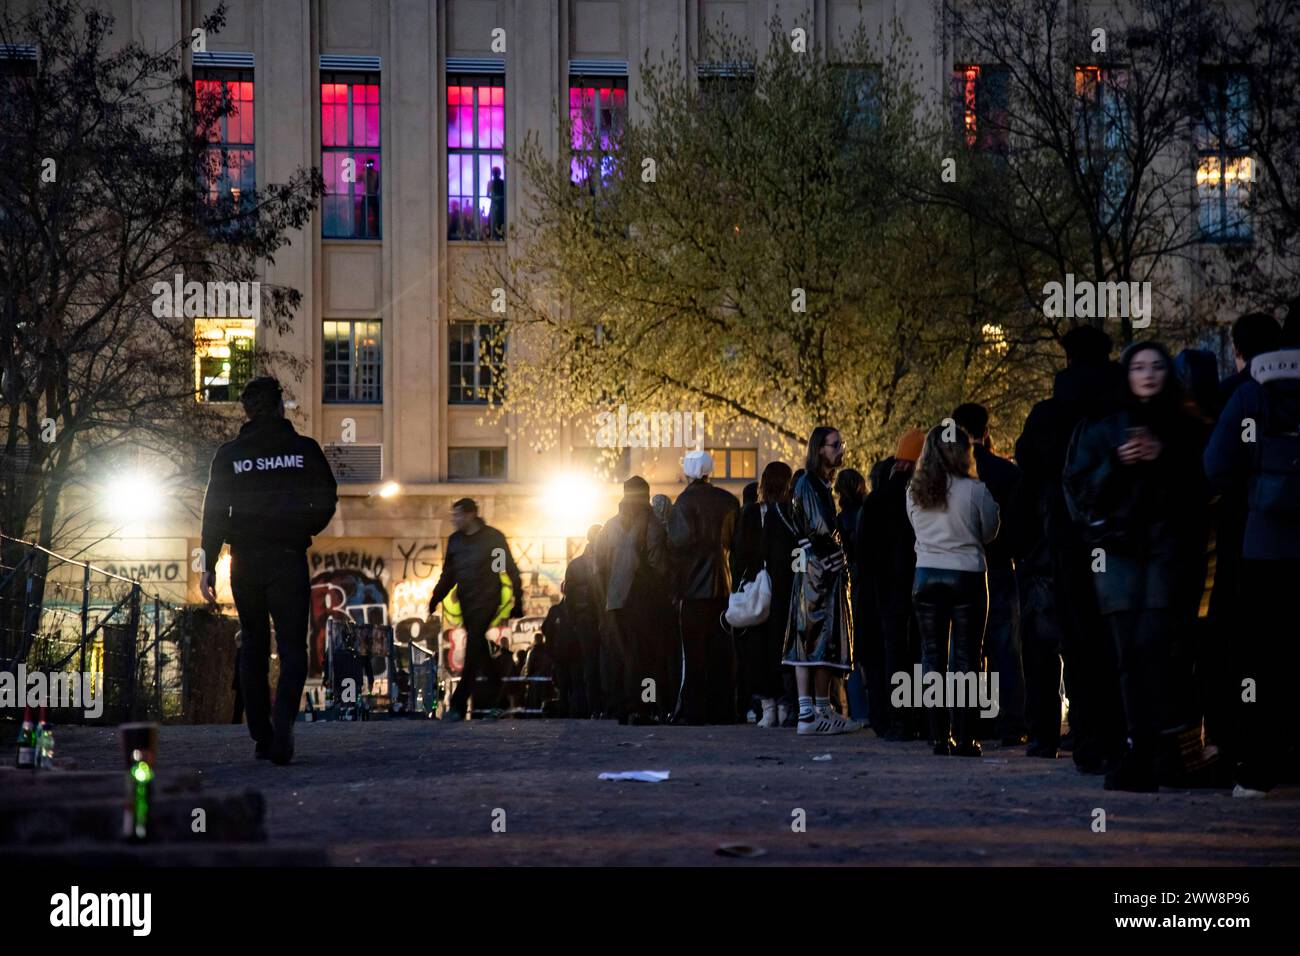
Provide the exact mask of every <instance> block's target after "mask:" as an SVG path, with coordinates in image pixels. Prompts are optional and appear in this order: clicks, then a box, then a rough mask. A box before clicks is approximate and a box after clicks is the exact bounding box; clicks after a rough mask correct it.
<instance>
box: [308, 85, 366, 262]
mask: <svg viewBox="0 0 1300 956" xmlns="http://www.w3.org/2000/svg"><path fill="white" fill-rule="evenodd" d="M320 143H321V168H322V172H323V174H324V177H325V197H324V199H323V200H322V203H321V212H322V231H321V235H322V236H323V237H324V238H326V239H378V238H380V223H379V196H380V193H379V176H380V155H379V76H378V75H377V74H374V73H363V74H344V73H322V74H321V85H320Z"/></svg>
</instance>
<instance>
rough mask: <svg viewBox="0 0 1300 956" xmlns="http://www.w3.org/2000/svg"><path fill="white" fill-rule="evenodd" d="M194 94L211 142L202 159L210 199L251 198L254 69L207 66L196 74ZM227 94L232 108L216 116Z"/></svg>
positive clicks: (254, 176)
mask: <svg viewBox="0 0 1300 956" xmlns="http://www.w3.org/2000/svg"><path fill="white" fill-rule="evenodd" d="M194 94H195V99H196V100H197V107H198V110H199V113H200V120H199V121H200V124H201V126H205V127H206V129H201V130H200V132H202V133H204V134H205V135H206V137H207V140H208V142H209V143H210V144H211V145H210V146H209V147H208V149H207V154H206V156H205V157H204V160H203V170H202V181H203V183H204V187H205V189H206V191H207V194H208V202H209V203H211V204H214V205H215V204H216V203H217V202H218V201H219V200H222V199H229V200H230V201H231V202H232V203H233V204H234V205H235V206H238V205H239V202H240V199H241V197H242V198H243V200H244V201H245V202H247V201H248V200H249V199H251V197H252V195H253V190H254V189H255V188H256V186H257V169H256V166H255V164H254V149H253V115H254V114H253V73H252V71H251V70H206V71H201V72H199V73H197V74H196V75H195V80H194ZM223 98H228V99H229V103H230V111H229V112H228V113H226V114H225V115H222V116H214V114H215V113H216V112H218V111H219V110H220V108H221V104H222V101H223Z"/></svg>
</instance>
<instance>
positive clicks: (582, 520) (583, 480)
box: [539, 474, 608, 537]
mask: <svg viewBox="0 0 1300 956" xmlns="http://www.w3.org/2000/svg"><path fill="white" fill-rule="evenodd" d="M539 504H540V506H541V517H542V520H543V522H544V523H545V524H546V526H547V527H548V528H549V529H551V530H552V531H553V533H555V534H561V535H564V536H566V537H582V536H583V535H584V534H586V533H587V529H588V528H589V527H591V526H592V525H593V524H595V523H597V522H598V521H601V520H603V519H604V518H606V517H608V516H607V515H605V514H604V508H605V494H604V491H603V490H602V489H601V487H600V486H599V485H597V484H596V482H595V481H593V480H592V479H590V478H588V477H586V476H585V475H573V474H565V475H556V476H555V477H554V478H552V479H551V480H550V481H549V482H547V483H546V487H545V488H544V489H543V491H542V495H541V499H540V501H539Z"/></svg>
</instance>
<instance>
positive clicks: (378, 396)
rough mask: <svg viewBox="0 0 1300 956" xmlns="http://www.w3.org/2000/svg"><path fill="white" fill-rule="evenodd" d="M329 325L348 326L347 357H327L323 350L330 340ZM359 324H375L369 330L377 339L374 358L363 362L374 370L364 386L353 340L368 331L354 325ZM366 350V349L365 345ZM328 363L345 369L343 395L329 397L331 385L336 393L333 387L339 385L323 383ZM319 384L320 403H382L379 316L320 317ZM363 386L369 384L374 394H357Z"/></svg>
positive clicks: (382, 327) (382, 379)
mask: <svg viewBox="0 0 1300 956" xmlns="http://www.w3.org/2000/svg"><path fill="white" fill-rule="evenodd" d="M330 325H346V326H348V329H349V335H348V349H349V354H348V359H347V360H346V361H345V362H343V361H340V360H338V359H337V358H336V359H330V358H329V357H328V355H327V354H326V350H327V349H328V348H329V342H330V340H329V338H327V327H328V326H330ZM362 325H373V326H374V327H375V328H374V333H373V334H374V335H375V338H376V340H377V344H376V347H375V348H374V354H375V355H376V356H377V360H376V361H375V362H373V363H365V364H366V365H372V366H373V368H374V370H375V381H374V382H373V383H368V384H366V385H364V386H363V383H362V372H363V367H362V366H363V363H362V358H361V352H362V349H361V348H360V347H359V345H358V342H357V340H358V338H359V337H360V336H362V335H369V334H371V333H370V331H369V330H366V331H358V327H359V326H362ZM367 351H369V349H367ZM331 367H333V368H335V369H337V368H340V367H343V368H346V369H347V372H348V384H347V392H348V394H347V397H346V398H337V397H334V398H331V397H330V392H329V390H330V389H331V388H333V389H335V390H336V394H337V389H338V388H339V385H338V382H337V381H336V382H334V383H333V384H332V385H331V384H330V383H327V382H326V380H325V374H326V370H327V369H329V368H331ZM320 385H321V404H323V405H382V404H383V403H384V322H383V319H380V318H370V319H322V320H321V382H320ZM363 387H364V388H373V390H374V392H375V397H373V398H365V397H360V393H361V391H362V389H363Z"/></svg>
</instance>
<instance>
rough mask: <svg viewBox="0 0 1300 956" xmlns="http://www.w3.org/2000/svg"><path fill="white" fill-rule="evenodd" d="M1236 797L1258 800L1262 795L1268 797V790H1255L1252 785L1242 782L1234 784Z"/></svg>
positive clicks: (1233, 792)
mask: <svg viewBox="0 0 1300 956" xmlns="http://www.w3.org/2000/svg"><path fill="white" fill-rule="evenodd" d="M1232 795H1233V796H1234V797H1243V798H1245V799H1247V800H1258V799H1259V798H1260V797H1267V796H1268V791H1267V790H1255V789H1253V788H1251V787H1244V786H1242V785H1241V784H1239V783H1238V784H1234V785H1233V788H1232Z"/></svg>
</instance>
